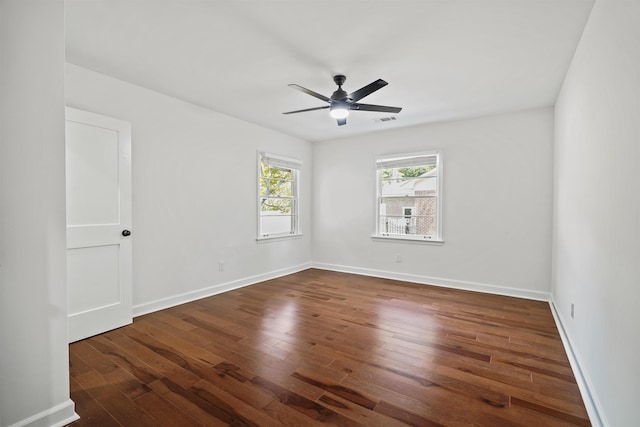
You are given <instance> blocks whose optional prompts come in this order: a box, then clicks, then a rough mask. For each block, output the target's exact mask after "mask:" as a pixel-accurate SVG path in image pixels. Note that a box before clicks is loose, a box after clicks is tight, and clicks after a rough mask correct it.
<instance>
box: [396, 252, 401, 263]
mask: <svg viewBox="0 0 640 427" xmlns="http://www.w3.org/2000/svg"><path fill="white" fill-rule="evenodd" d="M396 262H402V256H400V254H396Z"/></svg>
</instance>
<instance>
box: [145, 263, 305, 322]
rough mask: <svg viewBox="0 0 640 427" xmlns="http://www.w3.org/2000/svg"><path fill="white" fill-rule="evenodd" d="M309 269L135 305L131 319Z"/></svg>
mask: <svg viewBox="0 0 640 427" xmlns="http://www.w3.org/2000/svg"><path fill="white" fill-rule="evenodd" d="M310 267H311V263H305V264H300V265H296V266H293V267H287V268H283V269H280V270H275V271H270V272H268V273H263V274H258V275H256V276H250V277H245V278H242V279H237V280H233V281H231V282H226V283H219V284H217V285H213V286H209V287H206V288H202V289H198V290H196V291H191V292H185V293H183V294H179V295H175V296H171V297H168V298H163V299H160V300H156V301H151V302H148V303H144V304H139V305H135V306H133V317H137V316H142V315H143V314H148V313H153V312H154V311H158V310H164V309H165V308H170V307H174V306H176V305H180V304H184V303H187V302H191V301H195V300H199V299H201V298H206V297H210V296H212V295H217V294H220V293H222V292H228V291H231V290H234V289H238V288H243V287H245V286H249V285H253V284H256V283H259V282H264V281H265V280H271V279H275V278H277V277H282V276H286V275H287V274H292V273H297V272H298V271H302V270H306V269H308V268H310Z"/></svg>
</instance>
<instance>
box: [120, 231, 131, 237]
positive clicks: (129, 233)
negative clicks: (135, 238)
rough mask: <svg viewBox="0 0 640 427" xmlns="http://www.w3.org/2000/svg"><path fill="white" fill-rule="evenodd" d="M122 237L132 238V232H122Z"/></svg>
mask: <svg viewBox="0 0 640 427" xmlns="http://www.w3.org/2000/svg"><path fill="white" fill-rule="evenodd" d="M122 235H123V236H124V237H127V236H130V235H131V232H130V231H129V230H122Z"/></svg>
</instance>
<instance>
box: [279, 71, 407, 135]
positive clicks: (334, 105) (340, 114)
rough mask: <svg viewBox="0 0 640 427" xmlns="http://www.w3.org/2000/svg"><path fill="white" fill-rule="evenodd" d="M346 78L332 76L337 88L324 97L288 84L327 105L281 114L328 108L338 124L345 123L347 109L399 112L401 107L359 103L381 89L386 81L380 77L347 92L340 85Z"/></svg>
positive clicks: (340, 75) (347, 113) (339, 75)
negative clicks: (353, 90)
mask: <svg viewBox="0 0 640 427" xmlns="http://www.w3.org/2000/svg"><path fill="white" fill-rule="evenodd" d="M345 80H347V78H346V77H345V76H343V75H342V74H338V75H335V76H333V81H334V82H335V83H336V84H337V85H338V89H337V90H336V91H335V92H333V94H332V95H331V97H330V98H329V97H326V96H324V95H321V94H319V93H318V92H314V91H312V90H309V89H307V88H304V87H302V86H300V85H297V84H290V85H289V86H290V87H292V88H294V89H298V90H299V91H301V92H304V93H306V94H309V95H311V96H313V97H315V98H318V99H320V100H322V101H324V102H327V103H329V105H324V106H322V107H314V108H306V109H304V110H296V111H287V112H286V113H282V114H294V113H304V112H306V111H315V110H325V109H327V108H328V109H329V114H330V115H331V117H333V118H334V119H336V120H337V121H338V126H342V125H346V124H347V116H348V115H349V111H351V110H359V111H380V112H383V113H399V112H400V111H401V110H402V108H400V107H387V106H384V105H371V104H360V103H358V101H360V100H361V99H362V98H364V97H365V96H367V95H371V94H372V93H373V92H375V91H377V90H378V89H382V88H383V87H385V86H386V85H387V84H388V83H387V82H385V81H384V80H382V79H378V80H376V81H375V82H373V83H370V84H368V85H366V86H364V87H362V88H360V89H358V90H356V91H355V92H351V93H347V92H345V91H344V90H342V85H343V84H344V82H345Z"/></svg>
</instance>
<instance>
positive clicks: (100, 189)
mask: <svg viewBox="0 0 640 427" xmlns="http://www.w3.org/2000/svg"><path fill="white" fill-rule="evenodd" d="M66 174H67V286H68V298H69V301H68V303H69V304H68V306H69V342H74V341H78V340H81V339H83V338H87V337H90V336H92V335H96V334H99V333H102V332H105V331H108V330H111V329H115V328H118V327H120V326H124V325H127V324H129V323H131V322H132V290H131V288H132V269H131V263H132V256H131V236H130V234H131V232H130V230H131V124H130V123H128V122H124V121H122V120H117V119H113V118H110V117H105V116H101V115H99V114H94V113H89V112H87V111H82V110H77V109H75V108H69V107H67V109H66Z"/></svg>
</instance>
